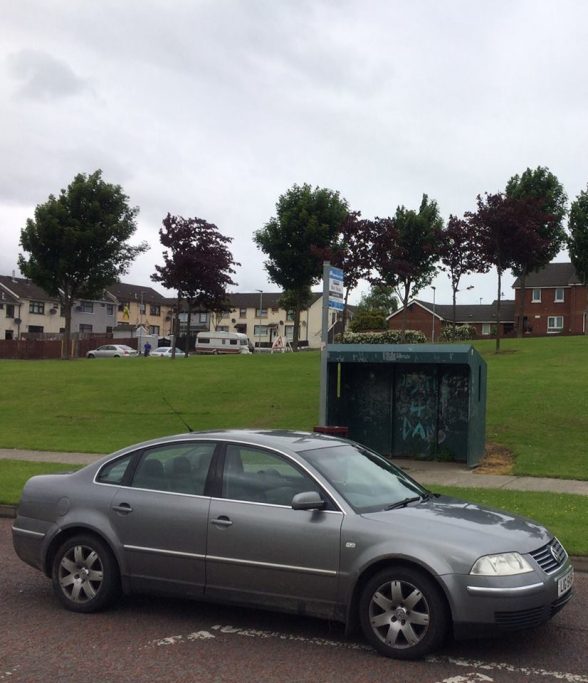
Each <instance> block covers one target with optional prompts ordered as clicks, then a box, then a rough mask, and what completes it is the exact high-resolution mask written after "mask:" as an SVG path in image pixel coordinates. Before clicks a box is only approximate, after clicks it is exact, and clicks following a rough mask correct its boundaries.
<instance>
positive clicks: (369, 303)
mask: <svg viewBox="0 0 588 683" xmlns="http://www.w3.org/2000/svg"><path fill="white" fill-rule="evenodd" d="M397 310H398V299H397V298H396V295H395V294H394V288H393V287H385V286H381V285H373V287H371V288H370V291H369V292H368V293H367V294H364V295H363V296H362V297H361V299H360V301H359V303H358V304H357V306H356V308H355V314H354V316H353V320H352V321H351V325H350V327H351V330H352V331H353V332H364V331H368V330H385V329H387V318H388V316H389V315H390V314H391V313H394V311H397Z"/></svg>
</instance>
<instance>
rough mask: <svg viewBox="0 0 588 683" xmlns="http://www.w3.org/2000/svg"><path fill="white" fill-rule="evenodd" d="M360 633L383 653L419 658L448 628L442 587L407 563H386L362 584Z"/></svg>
mask: <svg viewBox="0 0 588 683" xmlns="http://www.w3.org/2000/svg"><path fill="white" fill-rule="evenodd" d="M359 619H360V623H361V628H362V631H363V634H364V636H365V638H366V640H368V641H369V642H370V644H371V645H373V647H374V648H375V649H376V650H378V652H380V653H381V654H383V655H385V656H386V657H393V658H395V659H419V658H421V657H424V656H425V655H426V654H428V653H430V652H432V651H434V650H436V649H437V648H438V647H439V646H440V645H441V644H442V643H443V641H444V639H445V638H446V636H447V634H448V632H449V612H448V608H447V604H446V602H445V599H444V597H443V595H442V593H441V589H440V588H439V587H438V586H437V584H436V583H435V582H434V581H433V579H431V578H430V577H429V576H428V575H427V574H425V573H424V572H423V571H420V570H418V569H412V568H410V567H402V566H399V567H394V566H391V567H387V568H386V569H384V570H382V571H380V572H378V573H377V574H375V575H374V576H373V577H372V578H371V579H369V581H368V582H367V584H366V585H365V586H364V588H363V590H362V592H361V596H360V599H359Z"/></svg>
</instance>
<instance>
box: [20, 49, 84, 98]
mask: <svg viewBox="0 0 588 683" xmlns="http://www.w3.org/2000/svg"><path fill="white" fill-rule="evenodd" d="M8 68H9V71H10V73H11V75H12V76H13V77H14V78H15V79H16V80H18V81H20V87H19V88H18V91H17V92H18V95H19V96H20V97H23V98H25V99H32V100H43V101H50V100H55V99H61V98H64V97H72V96H74V95H78V94H80V93H82V92H83V91H85V90H87V89H88V88H89V81H87V80H84V79H83V78H80V77H79V76H77V75H76V73H75V72H74V70H73V69H72V68H71V67H70V66H69V64H66V63H65V62H62V61H60V60H58V59H56V58H55V57H53V56H52V55H50V54H48V53H46V52H41V51H38V50H21V51H20V52H17V53H15V54H11V55H9V56H8Z"/></svg>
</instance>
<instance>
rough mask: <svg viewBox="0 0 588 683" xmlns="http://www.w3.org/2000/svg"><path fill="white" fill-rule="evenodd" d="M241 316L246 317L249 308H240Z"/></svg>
mask: <svg viewBox="0 0 588 683" xmlns="http://www.w3.org/2000/svg"><path fill="white" fill-rule="evenodd" d="M239 317H240V318H246V317H247V309H246V308H240V309H239Z"/></svg>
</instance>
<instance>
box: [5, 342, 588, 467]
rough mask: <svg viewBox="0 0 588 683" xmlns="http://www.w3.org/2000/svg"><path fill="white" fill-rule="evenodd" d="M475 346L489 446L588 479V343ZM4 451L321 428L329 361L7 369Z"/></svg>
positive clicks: (18, 364)
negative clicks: (198, 433)
mask: <svg viewBox="0 0 588 683" xmlns="http://www.w3.org/2000/svg"><path fill="white" fill-rule="evenodd" d="M475 346H476V347H477V348H478V349H479V350H480V352H481V353H482V354H483V356H484V358H485V359H486V361H487V363H488V405H487V408H488V412H487V440H488V441H491V442H495V443H498V444H500V445H503V446H506V447H507V448H509V449H510V450H511V451H512V452H513V454H514V456H515V465H514V472H515V474H521V475H522V474H526V475H531V476H547V477H562V478H573V479H585V480H586V479H588V456H587V455H586V452H587V448H586V443H585V441H586V435H587V434H588V392H587V391H586V387H588V337H559V338H541V339H522V340H517V339H508V340H503V342H502V348H503V352H502V353H500V354H498V355H496V354H495V353H494V342H493V341H492V340H488V341H486V340H484V341H480V342H476V343H475ZM0 378H1V381H2V392H1V394H0V447H2V448H29V449H39V450H56V451H83V452H96V453H108V452H110V451H113V450H115V449H117V448H120V447H122V446H126V445H128V444H131V443H134V442H136V441H142V440H144V439H149V438H152V437H157V436H161V435H164V434H173V433H177V432H182V431H186V428H185V426H184V425H183V423H182V421H181V419H180V417H178V416H177V415H174V413H173V411H172V410H171V408H170V406H169V405H168V403H167V402H169V403H170V404H171V405H172V406H173V408H174V409H175V410H176V411H177V412H178V413H179V414H180V415H181V417H182V418H183V419H184V420H186V422H187V423H188V424H190V425H191V427H192V428H193V429H195V430H200V429H215V428H225V427H278V428H279V427H289V428H296V429H312V428H313V427H314V425H315V424H316V423H317V420H318V403H319V354H318V352H305V353H299V354H274V355H270V354H254V355H252V356H223V357H221V356H217V357H215V356H194V357H191V358H188V359H184V358H177V359H176V360H175V361H171V360H170V359H159V358H142V357H140V358H130V359H122V358H113V359H98V360H87V359H81V360H76V361H71V362H63V361H54V360H51V361H11V360H0Z"/></svg>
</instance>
